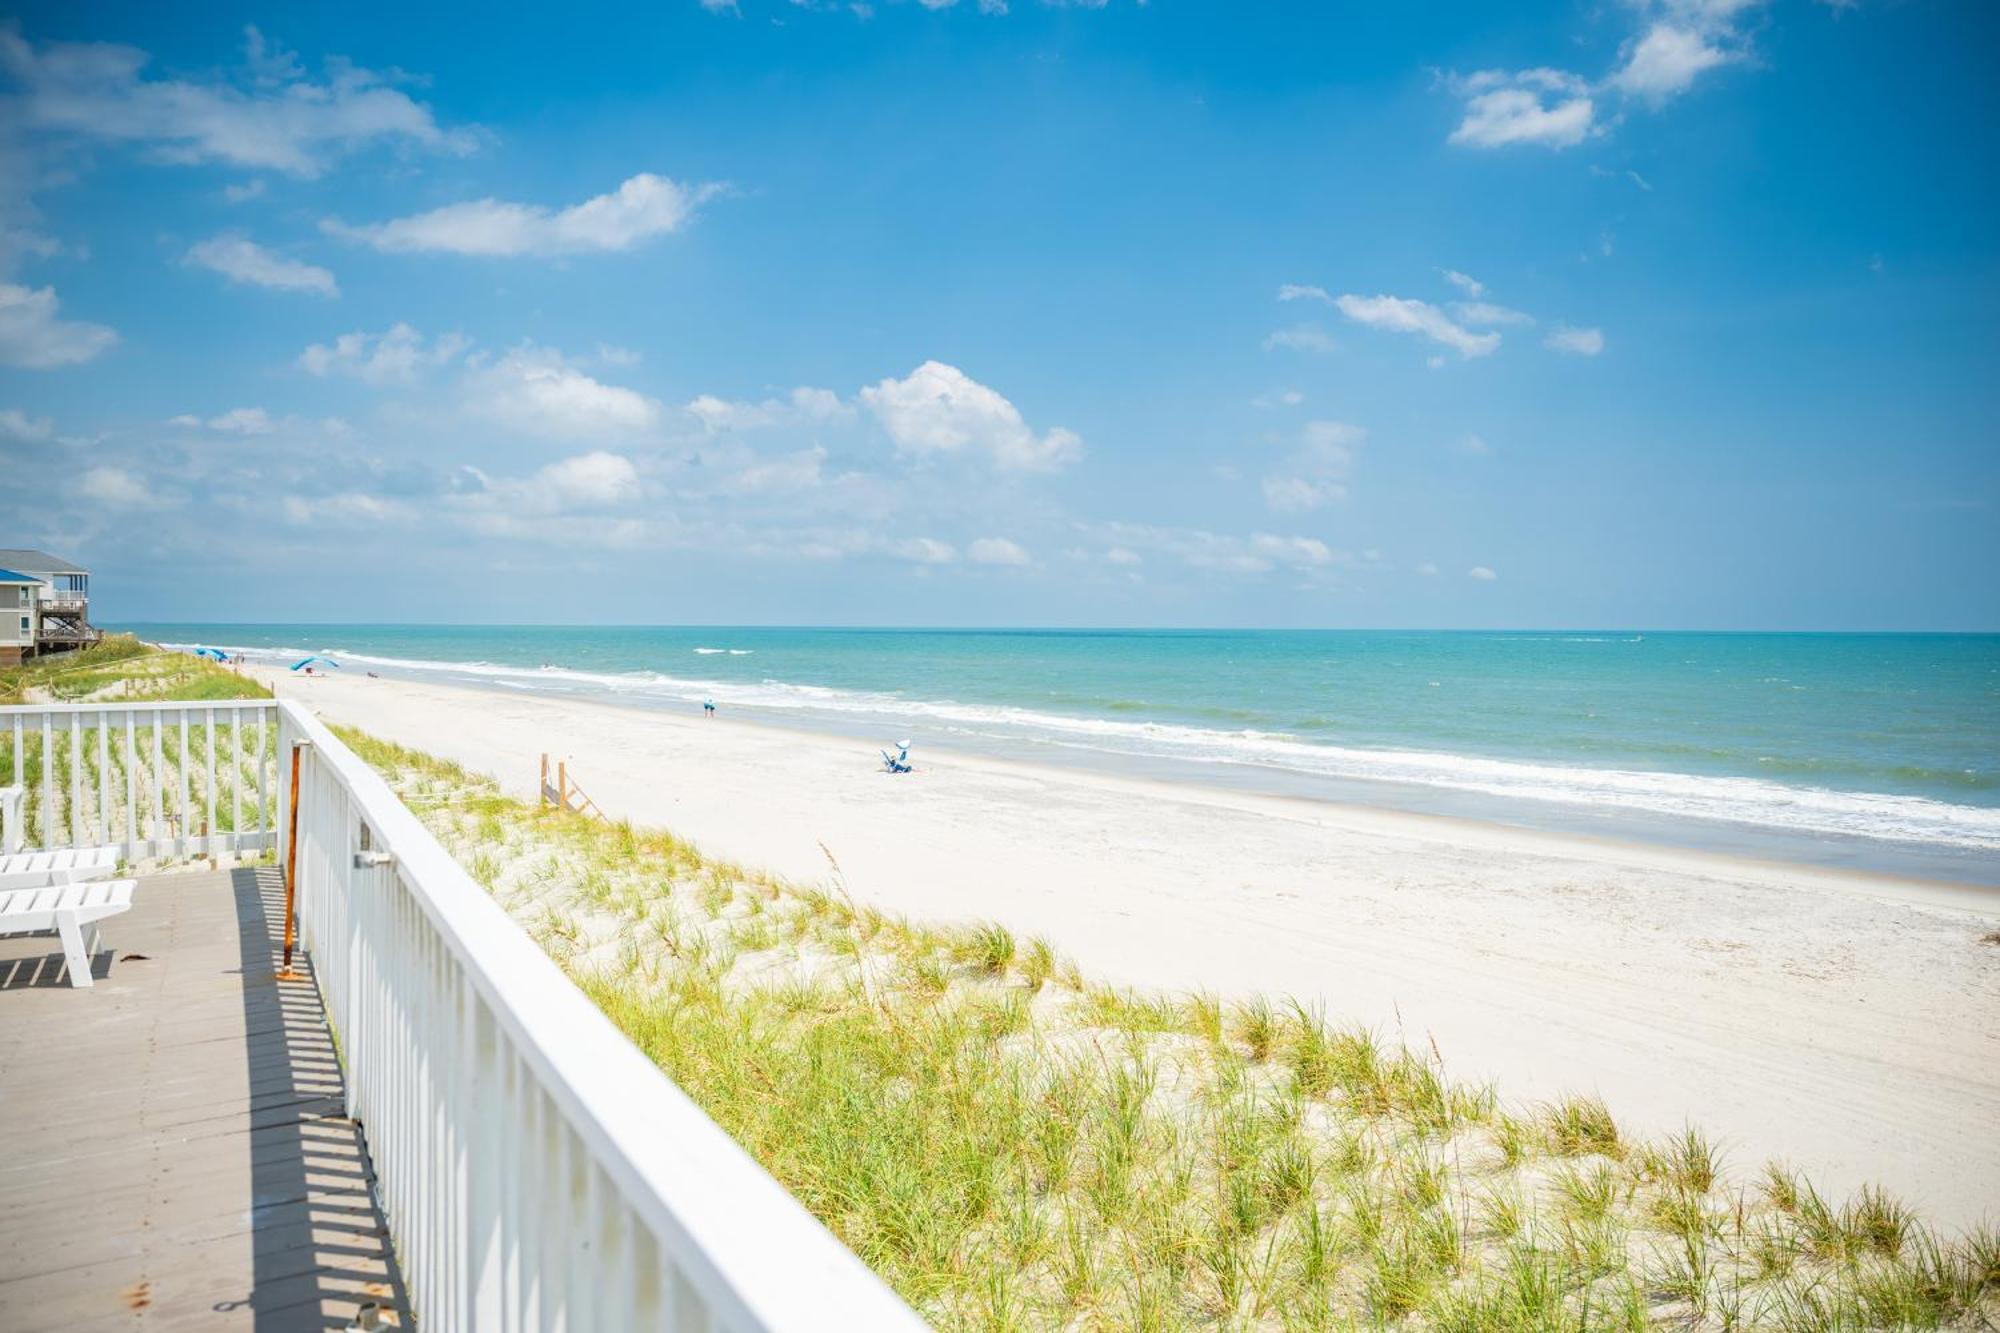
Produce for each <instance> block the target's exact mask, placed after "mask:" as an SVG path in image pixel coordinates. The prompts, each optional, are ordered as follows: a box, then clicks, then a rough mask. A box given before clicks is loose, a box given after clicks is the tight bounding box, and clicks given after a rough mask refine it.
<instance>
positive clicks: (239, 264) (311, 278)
mask: <svg viewBox="0 0 2000 1333" xmlns="http://www.w3.org/2000/svg"><path fill="white" fill-rule="evenodd" d="M187 262H188V263H190V264H199V265H200V266H201V267H203V268H208V269H214V270H215V271H216V272H217V273H220V274H222V275H223V276H224V277H226V278H228V279H229V280H230V281H231V282H247V283H250V284H252V285H254V286H257V287H271V288H275V289H277V290H279V291H293V292H317V293H318V294H319V295H321V296H338V295H340V287H339V284H337V283H335V282H334V280H333V274H332V273H330V272H328V271H327V270H326V269H323V268H320V267H319V266H318V265H316V264H307V263H302V262H300V261H299V260H296V259H286V258H285V257H284V256H282V255H280V254H278V253H276V252H275V251H272V250H267V249H265V248H264V247H263V246H261V245H259V244H257V243H256V242H255V241H253V240H250V239H249V238H248V237H244V236H236V235H222V236H213V237H210V238H209V239H208V240H205V241H203V242H201V243H200V244H198V245H196V246H195V247H193V248H192V249H190V250H189V251H188V252H187Z"/></svg>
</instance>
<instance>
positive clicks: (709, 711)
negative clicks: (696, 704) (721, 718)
mask: <svg viewBox="0 0 2000 1333" xmlns="http://www.w3.org/2000/svg"><path fill="white" fill-rule="evenodd" d="M701 711H702V713H703V714H704V715H705V716H708V717H714V716H715V700H713V699H703V700H702V701H701Z"/></svg>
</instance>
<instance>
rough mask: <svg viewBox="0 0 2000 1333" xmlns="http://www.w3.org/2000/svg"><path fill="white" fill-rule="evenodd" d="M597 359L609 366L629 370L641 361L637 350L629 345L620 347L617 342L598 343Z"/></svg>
mask: <svg viewBox="0 0 2000 1333" xmlns="http://www.w3.org/2000/svg"><path fill="white" fill-rule="evenodd" d="M597 359H598V360H599V361H602V362H603V363H604V364H605V365H607V366H617V367H619V368H620V369H627V370H629V369H630V368H631V367H633V366H636V365H638V364H639V361H640V357H639V354H638V353H637V352H635V351H633V350H632V349H631V348H629V347H620V346H618V345H617V344H615V343H599V344H597Z"/></svg>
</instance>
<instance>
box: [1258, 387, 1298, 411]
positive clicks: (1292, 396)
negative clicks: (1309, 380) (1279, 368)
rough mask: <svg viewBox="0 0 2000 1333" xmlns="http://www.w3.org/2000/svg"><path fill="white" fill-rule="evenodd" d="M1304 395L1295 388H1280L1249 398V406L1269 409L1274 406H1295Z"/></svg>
mask: <svg viewBox="0 0 2000 1333" xmlns="http://www.w3.org/2000/svg"><path fill="white" fill-rule="evenodd" d="M1305 400H1306V396H1305V395H1304V394H1302V393H1300V392H1299V391H1298V390H1297V389H1280V390H1278V391H1276V392H1274V393H1260V394H1258V395H1257V396H1256V397H1255V398H1252V399H1251V400H1250V406H1252V407H1255V408H1262V409H1269V408H1274V407H1297V406H1298V405H1299V404H1300V403H1303V402H1304V401H1305Z"/></svg>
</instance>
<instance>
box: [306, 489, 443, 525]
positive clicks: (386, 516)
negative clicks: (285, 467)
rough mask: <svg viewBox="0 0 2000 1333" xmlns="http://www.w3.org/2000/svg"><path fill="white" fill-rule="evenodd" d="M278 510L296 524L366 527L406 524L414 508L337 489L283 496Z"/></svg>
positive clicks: (384, 498) (369, 495) (364, 494)
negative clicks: (335, 491)
mask: <svg viewBox="0 0 2000 1333" xmlns="http://www.w3.org/2000/svg"><path fill="white" fill-rule="evenodd" d="M278 507H279V512H280V513H282V514H283V515H284V516H285V520H286V521H287V522H288V523H291V524H293V525H294V526H298V527H308V526H322V525H324V526H332V527H367V526H374V525H378V524H388V523H410V522H414V521H415V520H416V518H417V517H418V512H417V510H416V509H415V508H414V507H413V506H412V505H410V504H408V503H407V502H405V501H402V500H396V499H392V498H389V497H387V496H380V495H371V494H369V493H367V492H365V491H340V492H338V493H336V494H333V495H315V496H305V495H287V496H285V497H284V499H283V500H281V501H280V502H279V506H278Z"/></svg>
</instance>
